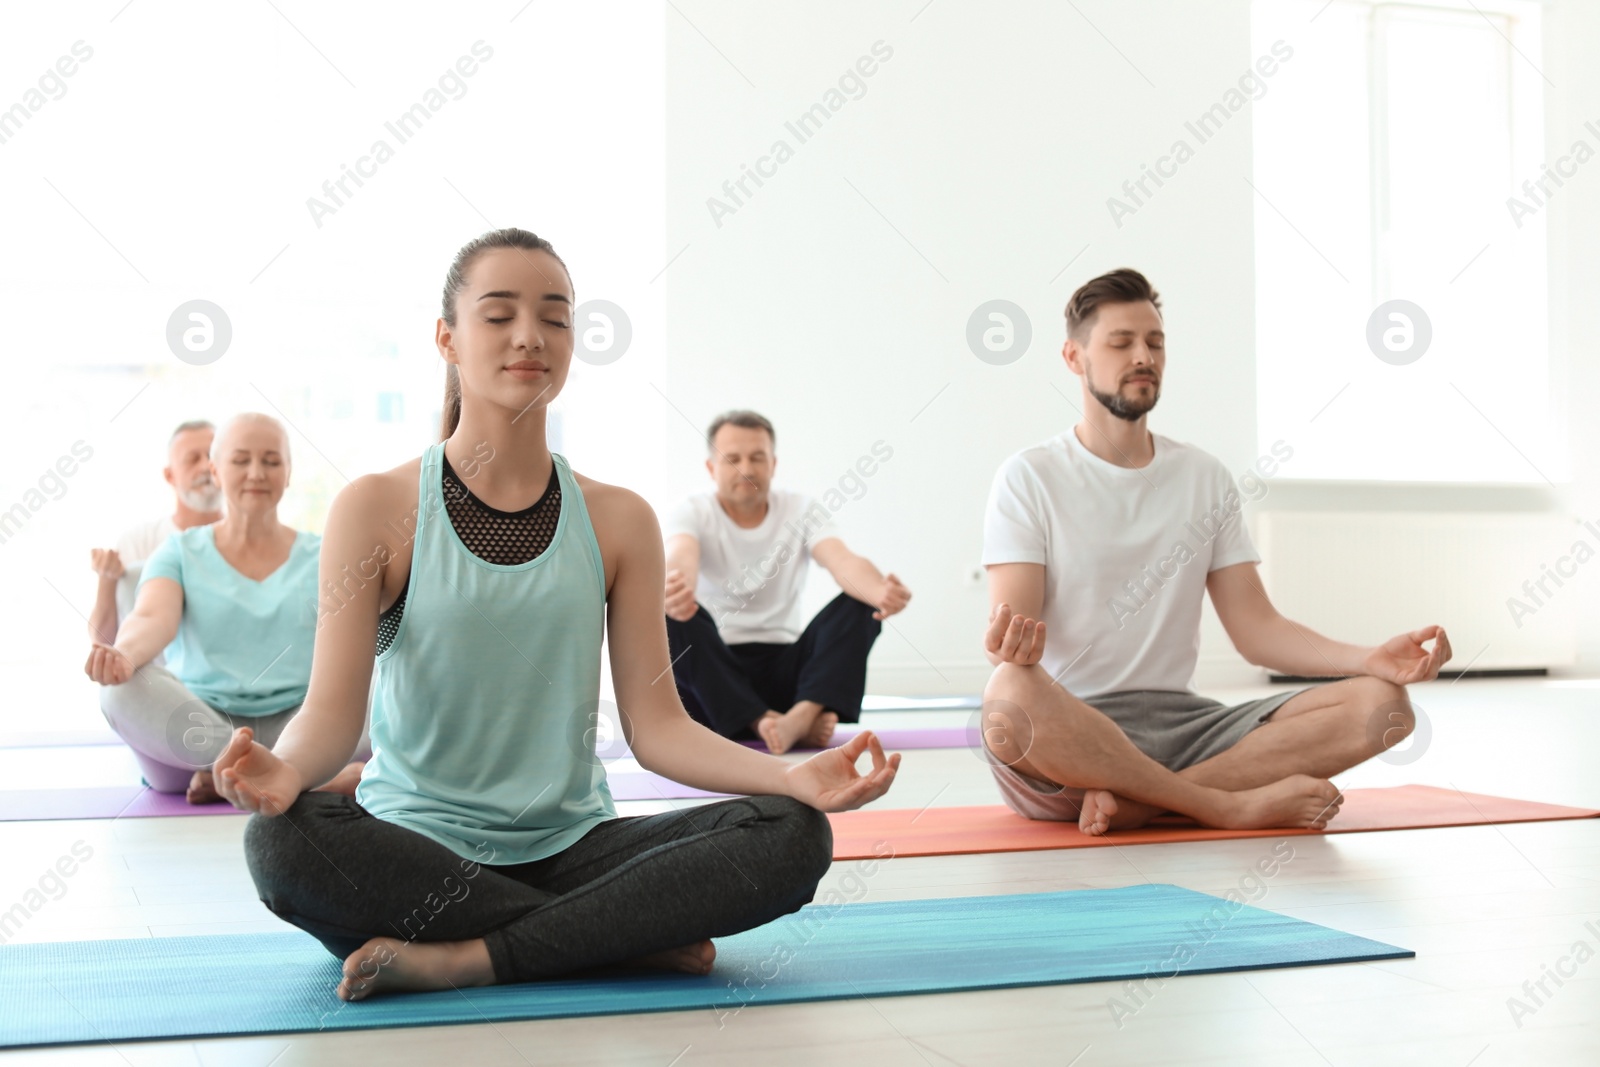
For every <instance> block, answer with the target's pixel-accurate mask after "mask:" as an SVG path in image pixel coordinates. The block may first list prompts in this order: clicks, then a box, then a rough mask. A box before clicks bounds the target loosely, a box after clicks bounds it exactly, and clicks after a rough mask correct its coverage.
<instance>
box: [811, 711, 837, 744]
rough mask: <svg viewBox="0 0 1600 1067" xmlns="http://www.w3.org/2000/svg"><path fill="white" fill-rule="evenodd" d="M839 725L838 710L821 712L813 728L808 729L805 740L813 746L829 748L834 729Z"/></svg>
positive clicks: (812, 725)
mask: <svg viewBox="0 0 1600 1067" xmlns="http://www.w3.org/2000/svg"><path fill="white" fill-rule="evenodd" d="M838 725H839V715H838V713H837V712H832V711H824V712H819V713H818V715H817V721H816V722H814V723H812V724H811V729H810V730H808V731H806V736H805V742H806V744H808V745H810V746H811V747H812V748H827V747H828V742H829V741H832V740H833V731H834V729H835V728H836V727H837V726H838Z"/></svg>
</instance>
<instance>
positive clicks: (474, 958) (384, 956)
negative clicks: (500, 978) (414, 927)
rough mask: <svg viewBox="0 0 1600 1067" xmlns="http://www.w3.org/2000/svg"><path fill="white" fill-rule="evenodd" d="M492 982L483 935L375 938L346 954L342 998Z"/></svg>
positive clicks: (340, 990)
mask: <svg viewBox="0 0 1600 1067" xmlns="http://www.w3.org/2000/svg"><path fill="white" fill-rule="evenodd" d="M493 984H494V965H493V964H492V963H490V962H489V946H487V945H485V944H484V943H483V938H481V937H480V938H477V939H475V940H472V941H401V940H400V939H399V938H394V937H375V938H373V939H372V940H371V941H368V942H367V943H366V944H365V945H362V946H361V947H360V948H358V949H356V950H355V951H354V952H352V953H350V955H348V956H346V957H345V961H344V977H342V978H341V979H340V980H339V986H338V989H337V992H338V994H339V997H340V999H341V1000H365V999H366V998H367V997H370V996H372V994H374V993H388V992H393V991H396V990H402V989H412V990H419V989H449V988H451V987H452V986H456V987H460V986H479V985H493Z"/></svg>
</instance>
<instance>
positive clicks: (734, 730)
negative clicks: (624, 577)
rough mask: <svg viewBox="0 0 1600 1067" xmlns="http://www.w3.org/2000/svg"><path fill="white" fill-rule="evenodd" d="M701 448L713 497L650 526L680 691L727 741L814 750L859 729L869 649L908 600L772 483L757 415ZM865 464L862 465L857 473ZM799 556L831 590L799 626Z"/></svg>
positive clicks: (695, 500) (830, 527) (812, 505)
mask: <svg viewBox="0 0 1600 1067" xmlns="http://www.w3.org/2000/svg"><path fill="white" fill-rule="evenodd" d="M706 444H707V447H708V450H709V456H708V458H707V459H706V471H707V473H709V474H710V475H711V480H712V481H713V482H714V483H715V488H714V489H713V490H711V491H708V492H704V493H697V494H695V495H693V496H690V497H688V498H687V499H685V500H683V501H681V502H680V503H679V504H678V505H677V506H676V507H674V508H673V509H672V511H671V512H670V513H668V515H667V516H666V517H665V519H664V520H663V521H662V524H661V533H662V537H663V539H664V540H665V541H666V563H667V574H666V579H667V581H666V614H667V644H668V645H669V650H670V651H671V654H672V671H673V681H674V683H675V684H676V685H677V688H678V695H679V697H680V698H681V699H682V700H683V705H684V707H685V709H687V710H688V712H689V714H690V715H692V716H693V717H694V718H695V719H696V720H698V721H699V722H701V723H703V724H704V725H706V726H708V727H710V728H711V729H713V730H716V731H717V732H718V733H720V734H722V735H723V736H725V737H745V736H749V735H751V734H755V735H756V736H759V737H760V738H761V740H762V741H764V742H766V745H767V748H769V749H770V750H771V751H773V752H777V753H781V752H786V751H788V750H789V749H790V748H792V747H794V746H795V745H798V744H807V745H815V746H817V747H822V746H824V745H826V744H827V743H828V741H829V740H830V739H831V738H832V736H833V731H834V727H835V726H837V725H838V724H839V723H840V722H857V721H859V720H860V718H861V698H862V696H863V695H864V693H865V691H866V679H867V653H868V652H869V651H870V650H871V648H872V643H873V642H874V641H876V640H877V638H878V633H879V632H880V631H881V630H882V629H883V623H882V620H884V619H886V618H888V617H889V616H890V615H893V614H895V613H896V612H899V611H901V610H903V609H904V608H905V606H906V603H907V602H908V601H910V599H911V592H910V590H908V589H907V588H906V587H905V586H904V585H903V584H901V582H900V579H899V578H897V577H895V576H894V575H893V574H889V575H884V574H881V573H879V571H878V569H877V568H876V567H874V566H873V565H872V563H871V561H869V560H867V559H866V558H865V557H862V556H858V555H856V554H855V553H854V552H851V551H850V550H849V549H848V548H847V547H845V543H844V541H843V539H841V538H840V536H839V530H838V528H837V527H835V526H834V524H833V513H832V512H831V511H830V510H829V509H828V508H827V507H826V506H824V504H823V503H821V502H820V501H818V500H816V499H815V498H813V497H811V496H809V495H807V494H805V493H799V492H795V491H793V490H788V489H778V488H774V487H773V485H772V476H773V473H774V472H775V471H776V470H777V466H778V455H777V444H776V433H775V432H774V430H773V428H772V423H771V422H769V421H768V420H767V419H766V418H765V417H764V416H762V415H759V414H757V413H756V412H753V411H730V412H726V413H724V414H722V415H719V416H717V418H716V419H715V420H714V421H713V422H712V424H711V429H710V430H709V432H708V433H707V434H706ZM879 444H882V442H879ZM877 449H878V446H877V445H874V453H875V455H877V456H878V458H879V459H887V458H888V455H886V454H883V453H881V452H878V451H877ZM875 462H876V461H875V460H874V459H873V458H872V457H868V456H863V457H862V458H861V460H860V461H859V463H858V467H861V465H863V464H875ZM874 469H875V467H874ZM861 473H862V474H863V475H870V474H871V473H873V471H872V470H866V469H863V470H862V471H861ZM850 477H854V478H856V480H857V481H859V478H858V477H857V476H856V475H855V473H854V472H852V473H851V475H850ZM840 499H841V500H842V499H843V497H842V496H841V498H840ZM811 560H816V562H817V563H819V564H821V565H822V566H823V567H825V568H826V569H827V570H828V573H829V574H831V575H832V576H833V579H834V581H836V582H838V583H839V588H840V589H842V590H843V592H841V593H840V594H839V595H838V596H837V597H835V598H834V599H833V600H832V601H830V602H829V603H828V604H827V605H825V606H824V607H823V608H822V610H821V611H819V612H817V614H816V616H815V617H814V618H812V620H811V621H810V622H809V623H807V624H806V626H805V629H804V630H802V629H801V628H800V594H801V592H802V590H803V589H804V588H805V579H806V570H807V565H808V563H809V562H810V561H811Z"/></svg>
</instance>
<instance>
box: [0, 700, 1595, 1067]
mask: <svg viewBox="0 0 1600 1067" xmlns="http://www.w3.org/2000/svg"><path fill="white" fill-rule="evenodd" d="M1261 692H1266V690H1262V691H1261ZM1215 695H1217V696H1219V697H1224V698H1228V699H1234V698H1237V699H1244V698H1246V697H1248V696H1253V695H1258V693H1257V692H1255V691H1243V690H1241V691H1237V692H1217V693H1216V694H1215ZM1414 698H1415V700H1416V702H1417V704H1418V705H1419V706H1420V707H1421V708H1422V709H1423V712H1424V715H1425V716H1426V718H1427V720H1428V726H1429V727H1430V728H1431V736H1430V737H1429V738H1428V740H1427V741H1426V742H1425V747H1424V748H1422V749H1421V750H1420V751H1419V752H1417V753H1415V754H1414V758H1413V757H1412V755H1411V754H1408V755H1407V757H1406V758H1408V759H1410V762H1406V763H1400V762H1395V763H1383V762H1380V761H1373V762H1372V763H1370V764H1368V765H1365V766H1363V767H1360V768H1357V769H1356V770H1355V771H1353V772H1351V773H1350V774H1348V775H1345V776H1343V777H1342V778H1341V779H1339V783H1340V784H1341V785H1342V786H1344V787H1346V788H1351V787H1357V786H1367V785H1396V784H1402V783H1407V782H1415V783H1421V784H1433V785H1446V786H1448V785H1454V786H1456V787H1458V788H1460V789H1463V790H1465V791H1468V792H1481V793H1497V794H1501V795H1505V796H1516V797H1523V798H1527V799H1534V800H1543V801H1548V802H1551V803H1565V804H1574V805H1586V806H1591V807H1600V766H1597V757H1600V681H1592V682H1591V681H1570V682H1541V681H1521V680H1518V681H1465V682H1459V683H1454V684H1444V683H1435V684H1433V685H1428V686H1421V687H1417V688H1416V689H1415V690H1414ZM904 714H912V713H898V712H892V713H891V712H885V713H879V714H878V715H877V718H878V719H879V721H883V719H884V717H886V716H889V715H896V716H899V715H904ZM924 718H925V721H930V722H932V721H962V720H963V719H964V716H963V715H962V714H961V713H938V714H935V715H931V716H925V717H924ZM902 721H903V720H902ZM1422 733H1423V731H1419V734H1418V737H1419V738H1420V737H1421V736H1422ZM85 751H88V750H85ZM0 755H3V756H5V757H7V758H6V759H0V767H6V766H10V767H11V768H12V771H13V773H14V774H15V773H17V768H18V767H19V766H20V763H19V760H22V759H24V758H25V755H26V754H25V752H24V751H23V750H17V749H12V750H10V751H9V752H5V753H0ZM98 758H101V759H104V758H108V757H106V756H105V755H103V754H102V755H101V756H100V757H98ZM24 784H34V783H21V782H17V783H15V784H10V786H9V787H11V788H19V787H22V786H23V785H24ZM39 784H45V783H39ZM997 800H998V795H997V793H996V792H995V789H994V786H993V784H992V781H991V780H990V777H989V773H988V771H987V770H986V769H985V767H984V766H983V764H982V763H981V762H980V761H979V760H978V759H977V758H976V757H975V756H974V755H973V754H972V753H968V752H964V751H914V752H908V753H906V755H905V762H904V765H903V767H902V772H901V775H900V780H899V781H898V782H897V783H896V786H895V788H894V790H893V791H892V792H891V793H890V794H889V796H888V797H886V798H884V800H883V801H880V802H879V804H880V806H886V807H920V806H922V805H924V804H927V803H929V802H930V801H931V802H932V803H933V804H935V805H959V804H981V803H995V802H997ZM663 806H664V805H661V804H654V805H651V804H624V805H619V808H621V809H622V811H623V813H624V814H632V813H636V812H646V811H651V810H660V809H661V808H662V807H663ZM243 824H244V818H243V817H220V816H219V817H201V818H178V819H120V820H112V821H107V820H100V821H82V822H43V823H0V847H3V851H4V854H5V856H6V862H5V863H4V865H3V867H4V872H5V873H4V875H3V877H0V891H3V893H4V894H5V895H4V896H3V897H0V907H4V906H8V905H9V903H10V902H12V901H14V900H15V899H17V898H18V897H19V896H20V894H21V892H22V890H23V887H24V886H26V885H27V884H29V883H32V882H34V881H36V879H37V877H38V874H39V873H40V872H42V871H43V870H44V869H45V868H46V867H47V866H49V865H51V864H53V863H54V862H55V861H56V859H57V858H58V857H59V856H61V855H63V854H64V853H66V852H67V851H68V850H69V849H70V848H71V846H72V845H73V844H74V843H75V842H78V841H82V842H83V843H84V844H85V845H87V846H89V847H92V848H93V856H92V858H90V859H89V860H87V861H86V862H84V863H83V865H82V867H81V869H80V870H79V871H78V873H76V874H75V875H74V876H73V877H72V878H71V879H69V881H68V890H67V892H66V893H65V894H64V895H63V896H62V897H61V898H60V899H57V900H52V901H50V902H49V903H48V905H47V906H46V907H45V908H44V909H42V910H41V911H39V912H38V913H37V914H36V915H34V916H33V918H32V919H31V921H30V922H29V924H28V925H27V927H26V928H25V929H24V930H23V931H22V933H21V934H20V935H19V936H18V937H16V938H15V939H14V940H16V941H19V942H20V941H45V940H78V939H85V938H118V937H159V936H165V935H175V934H220V933H232V932H239V931H258V930H259V931H265V930H278V929H284V928H285V927H284V926H283V924H281V923H280V922H279V921H278V920H277V919H275V918H274V917H273V916H271V915H270V914H268V913H267V911H266V909H265V908H264V907H263V906H262V905H261V903H260V902H259V901H258V900H257V899H256V896H255V891H254V888H253V886H252V885H251V883H250V879H249V876H248V874H247V873H246V871H245V867H244V862H243V857H242V854H241V851H240V832H241V830H242V827H243ZM1270 844H1271V842H1270V841H1267V840H1266V839H1256V840H1249V841H1217V842H1196V843H1193V844H1167V845H1143V846H1137V847H1125V848H1095V849H1076V850H1070V851H1061V852H1030V853H1002V854H996V855H986V856H950V857H928V858H899V859H894V860H891V861H889V862H887V863H884V864H882V865H881V866H880V867H879V868H878V870H877V871H876V873H875V874H874V875H873V876H872V877H871V878H870V879H869V880H868V881H869V889H868V893H867V896H866V898H865V899H868V900H896V899H909V898H916V897H944V896H965V895H987V894H1003V893H1031V892H1043V891H1047V890H1057V889H1075V888H1090V887H1094V888H1099V887H1110V886H1125V885H1136V884H1141V883H1145V882H1170V883H1174V884H1176V885H1180V886H1185V887H1188V888H1191V889H1196V890H1201V891H1207V892H1213V893H1219V894H1220V893H1222V892H1225V891H1226V890H1227V889H1229V888H1231V887H1233V886H1235V885H1236V884H1237V882H1238V879H1239V878H1240V877H1241V876H1242V875H1243V874H1244V872H1245V871H1246V870H1247V869H1248V868H1250V867H1251V866H1252V865H1253V864H1254V863H1255V861H1256V859H1258V858H1259V857H1260V856H1261V855H1262V854H1263V850H1264V849H1267V848H1269V847H1270ZM1293 844H1294V849H1295V853H1294V858H1293V859H1292V860H1291V861H1290V862H1288V863H1287V864H1285V865H1284V866H1283V867H1282V868H1281V869H1280V870H1279V872H1278V874H1277V875H1276V876H1275V877H1273V878H1272V879H1271V880H1270V883H1269V887H1268V889H1267V892H1266V895H1265V896H1264V897H1263V898H1262V899H1260V900H1258V901H1257V902H1256V903H1257V904H1258V905H1259V906H1261V907H1265V908H1269V909H1271V910H1274V911H1278V912H1282V913H1284V914H1288V915H1293V916H1296V917H1298V918H1302V919H1305V920H1308V921H1311V922H1316V923H1321V924H1324V925H1327V926H1332V927H1336V928H1338V929H1341V930H1346V931H1349V932H1352V933H1357V934H1364V935H1368V936H1371V937H1374V938H1377V939H1380V940H1383V941H1387V942H1390V943H1393V944H1396V945H1401V946H1404V947H1407V948H1410V949H1414V950H1415V951H1416V953H1417V956H1416V958H1415V959H1411V960H1401V961H1392V962H1381V963H1364V964H1361V963H1358V964H1341V965H1334V966H1320V967H1301V968H1289V969H1283V970H1271V971H1250V972H1243V973H1233V974H1222V975H1201V976H1182V977H1179V978H1177V979H1174V980H1172V981H1169V982H1167V983H1166V984H1165V985H1163V986H1162V987H1160V988H1159V989H1158V990H1156V991H1155V992H1154V993H1153V994H1152V995H1151V996H1149V997H1148V998H1147V999H1146V1000H1145V1001H1144V1003H1143V1005H1142V1006H1141V1007H1139V1009H1138V1011H1137V1012H1136V1013H1135V1014H1134V1015H1132V1016H1131V1017H1124V1018H1122V1019H1121V1021H1120V1025H1119V1023H1118V1021H1117V1020H1115V1019H1114V1018H1113V1016H1112V1013H1111V1010H1110V1008H1109V1006H1108V1002H1109V1001H1110V999H1111V998H1113V997H1123V998H1126V996H1127V994H1126V992H1125V991H1124V990H1123V989H1122V988H1121V986H1120V985H1119V984H1114V983H1091V984H1081V985H1064V986H1048V987H1036V988H1028V989H1009V990H996V991H990V992H977V993H954V994H940V995H930V996H910V997H882V998H870V999H869V998H862V999H859V1000H853V1001H833V1002H828V1003H814V1004H795V1005H784V1006H776V1007H768V1008H750V1009H745V1010H743V1011H741V1012H740V1013H739V1014H738V1015H737V1016H735V1017H732V1018H728V1019H725V1020H724V1021H723V1025H721V1026H720V1027H719V1025H718V1020H717V1018H716V1017H715V1016H714V1015H713V1014H712V1013H711V1012H709V1011H699V1012H682V1013H672V1014H649V1015H632V1016H627V1015H624V1016H610V1017H604V1018H586V1019H569V1020H556V1021H546V1022H524V1023H515V1022H513V1023H494V1024H484V1025H466V1026H443V1027H431V1028H408V1029H401V1030H365V1031H355V1032H347V1033H333V1034H306V1035H284V1036H272V1037H263V1038H250V1039H237V1038H235V1039H215V1040H200V1041H173V1042H131V1043H120V1044H117V1045H115V1046H112V1045H109V1044H107V1045H99V1046H73V1047H67V1048H52V1049H35V1050H23V1051H18V1052H10V1053H0V1057H3V1058H4V1060H5V1063H6V1067H10V1065H12V1064H25V1063H26V1064H32V1063H39V1064H63V1065H64V1064H72V1065H78V1064H105V1065H107V1067H127V1065H139V1067H142V1065H145V1064H169V1063H170V1064H189V1065H206V1067H212V1065H222V1064H230V1065H231V1064H248V1065H255V1067H267V1065H269V1064H270V1065H272V1067H294V1065H300V1064H328V1065H339V1067H348V1065H350V1064H359V1063H367V1064H385V1065H400V1064H435V1063H445V1064H486V1065H487V1064H507V1065H525V1064H539V1065H544V1064H596V1063H600V1064H616V1065H638V1067H691V1065H699V1064H705V1065H710V1064H728V1065H740V1067H744V1065H767V1064H819V1063H845V1062H855V1063H860V1064H863V1065H870V1067H895V1065H899V1064H908V1065H944V1064H967V1065H975V1064H1007V1065H1021V1064H1049V1065H1057V1067H1067V1065H1069V1064H1070V1065H1075V1067H1096V1065H1104V1064H1217V1065H1222V1064H1227V1065H1230V1067H1250V1065H1256V1064H1260V1065H1263V1067H1269V1065H1270V1067H1299V1065H1302V1064H1305V1065H1327V1064H1332V1065H1339V1067H1344V1065H1352V1067H1354V1065H1361V1067H1372V1065H1380V1064H1403V1065H1405V1067H1431V1065H1440V1067H1468V1065H1471V1067H1491V1065H1502V1064H1539V1065H1561V1067H1564V1065H1568V1064H1571V1065H1592V1064H1600V936H1596V933H1595V930H1591V929H1586V928H1585V923H1586V922H1593V923H1594V924H1595V927H1596V929H1600V819H1592V820H1583V821H1569V822H1552V823H1524V824H1520V825H1506V826H1483V827H1465V828H1457V829H1444V830H1420V831H1406V832H1390V833H1377V834H1345V835H1333V836H1327V837H1315V838H1310V837H1308V838H1295V839H1293ZM838 873H839V869H838V868H837V867H836V868H835V871H834V872H830V875H829V877H828V879H827V880H826V881H825V882H824V888H827V887H828V885H830V884H831V883H832V882H833V881H834V879H835V878H836V877H838ZM1579 942H1585V943H1586V944H1587V946H1588V952H1587V953H1580V954H1579V955H1580V956H1581V958H1582V959H1583V962H1581V963H1577V964H1576V973H1575V974H1573V976H1572V977H1571V978H1567V979H1564V984H1562V985H1561V986H1560V988H1559V989H1557V988H1556V987H1555V985H1554V983H1553V982H1549V981H1548V980H1547V982H1546V989H1547V990H1550V991H1551V993H1552V995H1551V996H1549V997H1544V998H1541V1000H1542V1004H1539V1005H1538V1006H1536V1007H1535V1010H1534V1011H1533V1012H1532V1014H1525V1015H1523V1017H1522V1018H1521V1019H1520V1020H1517V1019H1514V1018H1513V1016H1512V1013H1511V1011H1510V1009H1509V1007H1508V999H1509V998H1512V997H1518V998H1523V999H1524V1000H1526V997H1527V995H1526V994H1525V993H1524V991H1523V983H1524V982H1526V981H1532V982H1537V981H1538V980H1539V979H1540V978H1541V976H1542V975H1544V973H1545V969H1546V968H1547V967H1550V966H1553V965H1555V964H1556V962H1557V961H1558V960H1559V959H1561V958H1562V957H1564V956H1568V955H1569V954H1571V953H1573V952H1574V946H1575V945H1576V944H1577V943H1579ZM1575 958H1576V957H1575ZM1567 969H1568V970H1569V971H1570V970H1571V969H1572V964H1571V963H1570V962H1569V964H1568V965H1567ZM116 980H117V976H115V975H109V974H108V975H107V976H106V981H107V982H108V983H110V982H115V981H116ZM195 995H197V996H203V995H204V991H203V990H196V993H195ZM1528 1003H1529V1004H1530V1006H1532V1005H1533V1002H1532V1001H1528ZM5 1010H6V1007H5V1006H4V1005H0V1012H3V1011H5Z"/></svg>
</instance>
